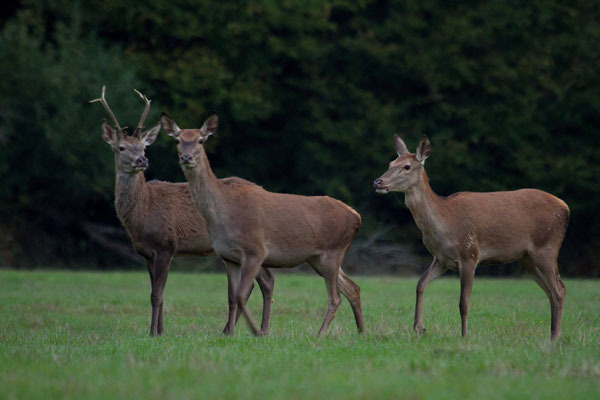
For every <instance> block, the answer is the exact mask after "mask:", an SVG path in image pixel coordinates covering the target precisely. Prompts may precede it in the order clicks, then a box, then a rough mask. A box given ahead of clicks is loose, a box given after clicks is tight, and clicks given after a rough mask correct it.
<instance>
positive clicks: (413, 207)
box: [405, 169, 446, 240]
mask: <svg viewBox="0 0 600 400" xmlns="http://www.w3.org/2000/svg"><path fill="white" fill-rule="evenodd" d="M443 201H444V200H443V199H441V198H440V197H439V196H438V195H436V194H435V193H434V192H433V190H432V189H431V186H429V179H428V178H427V174H426V173H425V170H424V169H423V172H422V176H421V179H420V180H419V183H418V184H417V185H415V186H414V187H412V188H411V189H410V190H408V191H407V192H406V193H405V202H406V206H407V207H408V209H409V210H410V212H411V213H412V215H413V218H414V220H415V223H416V224H417V226H418V227H419V229H420V230H421V232H422V233H423V238H424V239H425V240H427V239H434V238H437V237H440V236H441V235H443V233H444V231H445V230H446V226H445V225H446V221H445V219H444V214H443V204H442V203H443Z"/></svg>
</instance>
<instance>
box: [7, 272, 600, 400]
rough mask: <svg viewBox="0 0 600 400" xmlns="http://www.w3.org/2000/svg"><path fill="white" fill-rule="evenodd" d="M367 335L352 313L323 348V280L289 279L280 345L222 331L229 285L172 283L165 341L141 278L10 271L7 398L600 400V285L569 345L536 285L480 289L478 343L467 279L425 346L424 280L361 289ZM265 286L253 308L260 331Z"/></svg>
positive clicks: (569, 324)
mask: <svg viewBox="0 0 600 400" xmlns="http://www.w3.org/2000/svg"><path fill="white" fill-rule="evenodd" d="M355 280H356V282H357V283H358V284H359V285H360V286H361V288H362V297H363V310H364V314H365V321H366V326H367V329H368V333H367V334H366V336H365V337H360V336H359V335H358V334H357V332H356V328H355V325H354V320H353V317H352V313H351V310H350V307H349V304H348V302H347V301H345V300H344V302H343V303H342V305H341V306H340V309H339V311H338V314H337V318H336V319H335V320H334V321H333V323H332V325H331V327H330V329H329V331H328V333H327V335H326V336H325V337H324V338H321V339H317V338H315V337H314V336H315V334H316V332H317V330H318V328H319V326H320V324H321V321H322V319H323V316H324V313H325V306H326V295H325V286H324V283H323V281H322V279H320V278H319V277H317V276H316V275H291V274H280V275H277V280H276V283H275V304H274V305H273V317H272V322H271V334H270V336H269V337H260V338H255V337H252V336H251V335H250V333H249V330H248V328H247V326H246V325H245V323H244V322H242V321H240V323H239V324H238V327H237V331H236V333H235V335H234V336H233V337H223V336H222V335H221V334H220V332H221V329H222V328H223V325H224V323H225V319H226V308H227V304H226V278H225V275H224V274H221V275H218V274H184V273H177V272H172V273H171V274H170V276H169V281H168V283H167V289H166V296H165V308H166V309H165V312H166V315H165V330H166V334H165V335H164V336H163V337H159V338H154V339H151V338H149V337H148V329H149V324H150V301H149V298H150V291H149V279H148V276H147V273H145V272H132V273H115V272H110V273H97V272H85V273H83V272H41V271H39V272H38V271H34V272H22V271H12V270H0V318H1V321H2V323H1V325H0V398H9V399H11V398H18V399H32V398H45V399H47V398H79V399H83V398H85V399H94V398H124V397H128V398H131V399H134V398H145V399H171V398H207V399H212V398H261V399H271V398H284V399H299V398H311V399H314V398H326V399H329V400H331V399H337V398H344V399H347V398H364V399H373V398H394V399H395V398H408V399H427V398H434V399H447V398H448V399H449V398H461V399H494V398H527V399H534V398H540V399H542V398H543V399H548V398H561V399H564V398H586V399H590V398H599V396H600V307H599V306H600V282H598V281H591V280H589V281H584V280H566V285H567V298H566V302H565V310H564V319H563V331H562V332H563V336H562V338H561V339H560V341H558V342H557V343H551V342H550V339H549V336H550V329H549V319H550V307H549V304H548V301H547V298H546V296H545V294H544V293H543V292H542V290H541V289H539V288H538V287H537V285H535V283H534V282H533V281H531V280H526V279H522V280H520V279H484V278H476V280H475V285H474V287H473V293H472V296H471V310H470V315H469V328H470V332H469V338H468V339H466V340H464V339H462V338H461V337H460V334H459V333H460V317H459V313H458V294H459V283H458V280H457V279H453V278H447V279H440V280H438V281H436V282H434V283H432V284H431V286H429V288H428V289H427V291H426V293H425V304H424V310H423V311H424V323H425V327H426V328H427V331H428V333H427V335H425V336H422V337H417V336H416V335H414V334H413V333H412V329H411V327H412V317H413V307H414V297H415V296H414V292H415V284H416V280H417V279H416V278H394V277H356V279H355ZM260 307H261V298H260V291H258V288H256V292H255V293H254V294H253V296H252V298H251V302H250V308H251V310H252V312H253V313H254V317H255V319H256V320H259V318H260Z"/></svg>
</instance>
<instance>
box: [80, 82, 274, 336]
mask: <svg viewBox="0 0 600 400" xmlns="http://www.w3.org/2000/svg"><path fill="white" fill-rule="evenodd" d="M134 91H135V92H136V93H137V94H138V96H139V97H140V98H141V99H142V100H143V101H144V103H145V107H144V111H143V112H142V116H141V118H140V121H139V123H138V125H137V127H136V128H135V130H134V132H133V134H132V135H127V133H126V129H127V128H121V126H120V125H119V122H118V121H117V118H116V117H115V115H114V114H113V112H112V111H111V109H110V107H109V105H108V103H107V101H106V99H105V92H106V87H105V86H103V87H102V96H101V97H100V98H99V99H95V100H91V101H90V102H100V103H101V104H102V105H103V106H104V109H105V110H106V112H107V113H108V115H109V117H110V118H111V120H112V122H113V124H114V126H111V125H110V124H109V123H108V122H107V121H106V120H104V121H103V122H102V138H103V139H104V140H105V141H106V142H107V143H108V144H109V145H110V146H111V149H112V150H113V152H114V153H115V173H116V184H115V209H116V211H117V216H118V217H119V220H120V221H121V223H122V224H123V226H124V227H125V230H126V231H127V234H128V235H129V237H130V239H131V241H132V243H133V246H134V248H135V250H136V251H137V252H138V253H139V254H140V255H141V256H142V257H143V258H144V259H145V260H146V263H147V266H148V272H149V274H150V283H151V286H152V293H151V295H150V302H151V304H152V322H151V324H150V336H155V335H162V334H163V333H164V318H163V299H164V289H165V284H166V282H167V275H168V273H169V269H170V266H171V259H172V258H173V256H179V255H196V256H206V255H210V254H214V251H213V249H212V246H211V242H210V240H209V237H208V232H207V230H206V222H205V221H204V219H203V218H202V215H201V214H200V213H199V212H198V211H197V210H196V207H195V206H194V204H193V202H192V199H191V196H190V190H189V186H188V184H187V183H171V182H161V181H150V182H146V178H145V176H144V171H145V170H146V168H148V159H147V158H146V156H145V154H144V150H145V148H146V146H149V145H150V144H152V143H153V142H154V140H155V139H156V137H157V135H158V133H159V131H160V127H161V126H160V124H158V125H157V126H155V127H153V128H151V129H148V130H144V122H145V120H146V117H147V116H148V112H149V111H150V100H149V99H148V98H147V97H146V96H144V95H143V94H141V93H140V92H138V91H137V90H135V89H134ZM236 182H237V180H236V178H229V179H225V180H224V181H223V184H225V185H227V184H230V185H235V184H236ZM256 280H257V282H258V284H259V287H260V290H261V292H262V295H263V320H262V325H261V332H262V333H264V334H266V333H268V330H269V320H270V314H271V304H272V300H273V286H274V277H273V275H272V274H271V272H270V271H269V270H267V269H266V268H260V269H259V271H258V274H257V276H256ZM252 286H253V285H252ZM251 290H252V289H250V291H251ZM249 295H250V293H248V296H249ZM238 317H239V313H237V314H235V315H234V316H233V318H234V319H237V318H238ZM227 326H228V325H227Z"/></svg>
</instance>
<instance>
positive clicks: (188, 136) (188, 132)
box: [160, 113, 219, 168]
mask: <svg viewBox="0 0 600 400" xmlns="http://www.w3.org/2000/svg"><path fill="white" fill-rule="evenodd" d="M160 124H161V126H162V128H163V129H164V130H165V131H166V132H167V135H169V136H171V137H173V138H174V139H175V143H177V152H178V153H179V163H180V164H181V166H182V167H184V168H193V167H195V166H196V165H197V164H198V161H199V160H200V156H201V154H202V145H203V144H204V142H205V141H206V139H208V137H209V136H210V135H212V134H213V133H215V132H216V131H217V128H218V126H219V117H218V116H217V114H216V113H215V114H213V115H211V116H210V117H208V119H207V120H206V121H204V124H202V128H200V129H180V128H179V127H178V126H177V124H176V123H175V121H173V120H172V119H171V118H170V117H169V116H168V115H167V114H165V113H163V114H162V116H161V117H160Z"/></svg>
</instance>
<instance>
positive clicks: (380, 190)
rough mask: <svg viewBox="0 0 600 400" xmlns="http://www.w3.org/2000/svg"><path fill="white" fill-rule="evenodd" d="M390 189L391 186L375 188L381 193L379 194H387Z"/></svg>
mask: <svg viewBox="0 0 600 400" xmlns="http://www.w3.org/2000/svg"><path fill="white" fill-rule="evenodd" d="M389 191H390V189H389V188H383V189H375V192H377V193H379V194H386V193H388V192H389Z"/></svg>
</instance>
